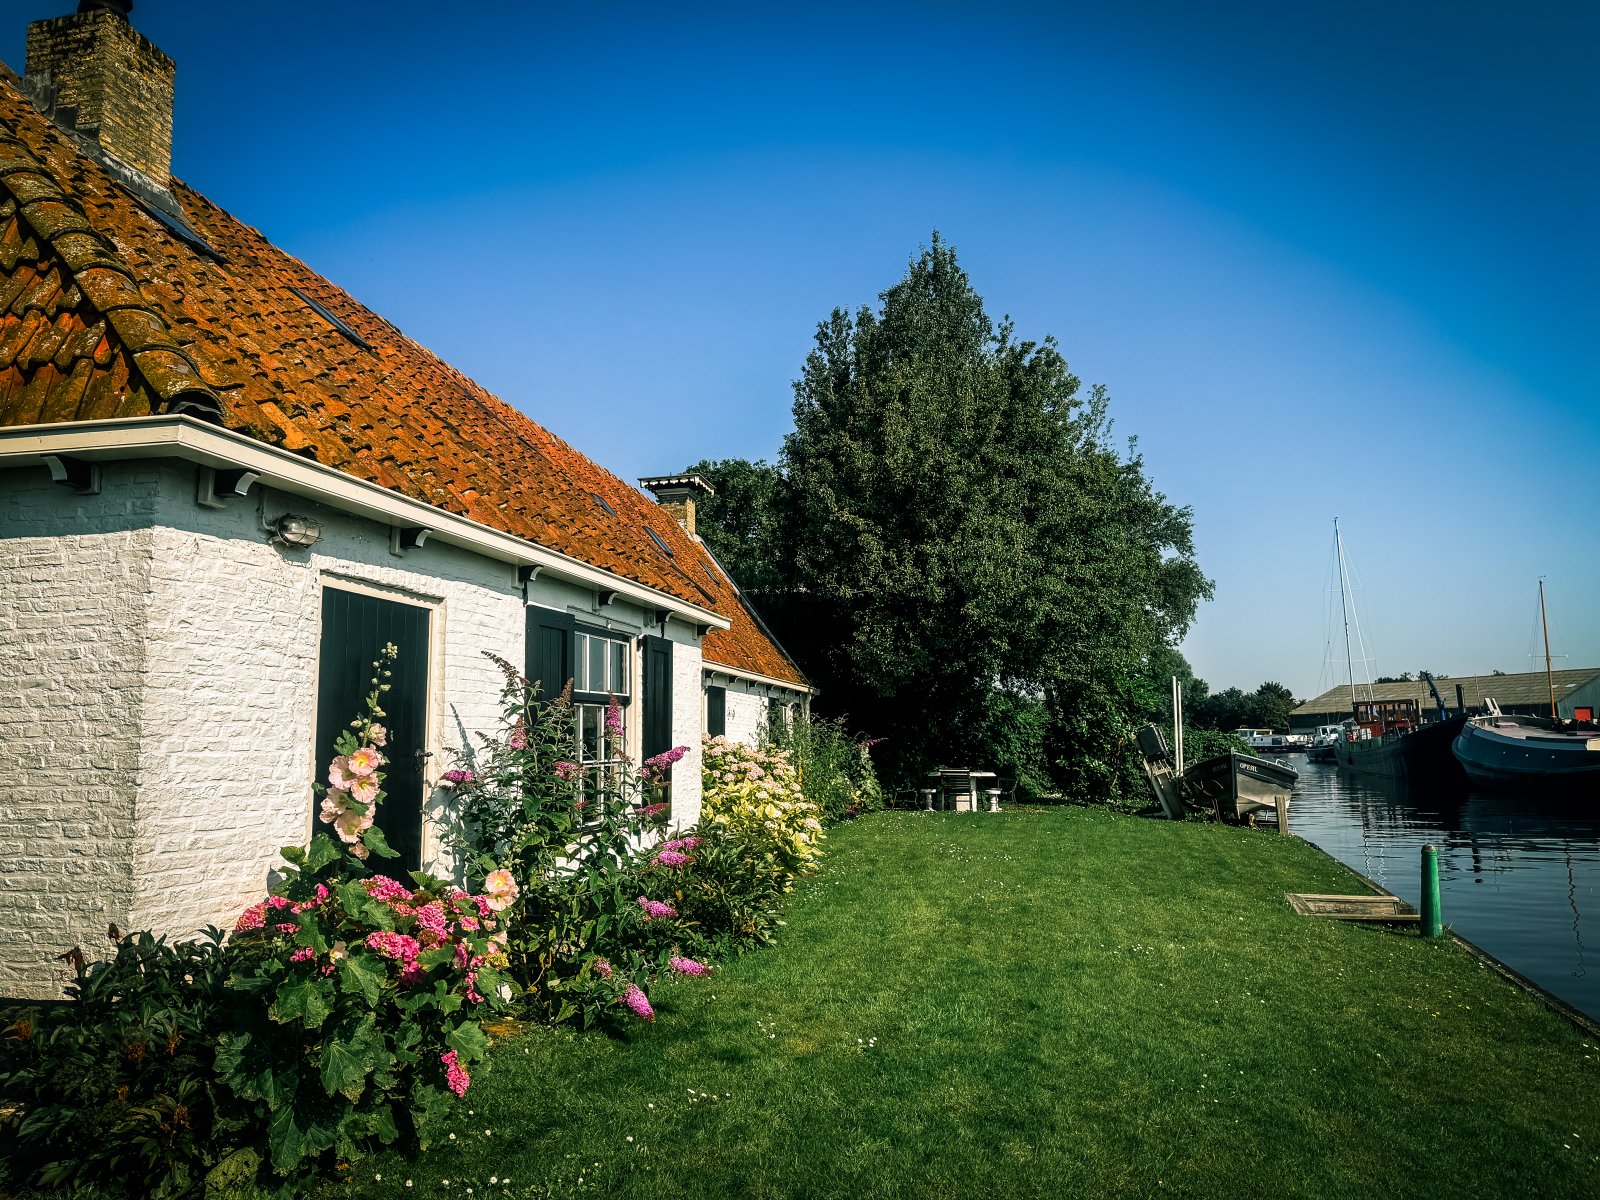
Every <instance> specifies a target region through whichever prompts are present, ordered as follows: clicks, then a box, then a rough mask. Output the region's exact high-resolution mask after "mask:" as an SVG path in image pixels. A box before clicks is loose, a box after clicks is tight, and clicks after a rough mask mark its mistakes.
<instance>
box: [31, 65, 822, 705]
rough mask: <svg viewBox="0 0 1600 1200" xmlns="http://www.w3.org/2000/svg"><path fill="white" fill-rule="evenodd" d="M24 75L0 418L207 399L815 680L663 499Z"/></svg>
mask: <svg viewBox="0 0 1600 1200" xmlns="http://www.w3.org/2000/svg"><path fill="white" fill-rule="evenodd" d="M5 74H6V75H7V76H9V73H8V72H7V73H5ZM13 80H14V77H9V78H5V77H0V426H5V425H25V424H35V423H48V422H64V421H83V420H94V419H103V418H115V417H136V416H148V415H151V414H153V413H169V412H181V413H187V414H189V415H191V416H196V417H200V418H203V419H207V420H212V421H216V422H218V423H220V424H222V425H224V426H225V427H227V428H228V429H231V430H234V431H236V432H239V433H243V434H246V435H248V436H250V437H253V438H256V439H258V440H260V441H262V442H267V443H270V444H272V445H275V446H281V447H284V448H286V449H289V450H294V451H298V452H300V453H303V454H306V455H308V456H309V457H312V458H314V459H315V460H316V461H317V462H319V463H322V464H323V465H325V466H328V467H332V468H334V469H337V470H339V471H343V472H345V473H347V474H350V475H354V476H356V477H358V478H361V479H365V480H369V481H371V482H374V483H377V484H380V485H382V486H384V487H388V488H392V489H393V490H395V491H397V492H401V493H403V494H405V495H407V496H410V497H412V498H413V499H417V500H422V501H424V502H426V503H428V504H432V505H434V506H436V507H438V508H441V509H444V510H446V511H448V512H452V513H457V514H460V515H462V516H466V517H470V518H471V519H473V520H475V521H479V522H481V523H483V524H485V525H489V526H492V527H494V528H497V529H501V530H504V531H505V532H507V533H511V534H513V535H515V536H518V537H521V538H525V539H527V540H528V541H530V542H535V543H537V544H539V545H541V546H545V547H548V548H550V549H553V550H557V551H559V552H561V553H563V554H568V555H571V556H572V557H574V558H578V559H581V560H583V561H585V562H588V563H591V564H593V565H595V566H598V567H602V568H604V569H606V570H608V571H612V572H614V573H615V574H617V575H620V576H623V577H624V578H627V579H631V580H634V581H635V582H637V583H641V584H643V585H645V586H647V587H651V588H655V589H657V590H659V591H662V592H666V593H668V594H669V595H672V596H675V597H677V598H679V599H681V600H685V601H688V602H689V603H691V604H697V605H701V606H703V607H705V608H709V609H711V610H713V611H715V612H717V613H718V614H719V615H721V616H724V617H727V618H728V619H729V620H730V621H731V622H732V627H731V628H730V629H727V630H712V631H710V632H709V633H708V634H707V635H706V637H705V639H704V641H703V645H702V649H703V651H704V654H705V657H706V659H707V660H708V661H709V662H712V663H714V664H718V665H722V666H728V667H732V668H734V669H736V670H743V671H748V672H752V673H755V674H760V675H766V676H770V677H772V678H775V679H780V680H784V681H787V682H791V683H794V684H796V685H798V686H802V687H803V686H805V677H804V676H803V675H802V674H801V673H800V671H799V669H798V668H796V667H795V665H794V663H793V662H791V661H790V660H789V658H788V656H787V655H785V654H784V653H783V651H782V650H781V649H780V648H779V647H778V646H777V645H776V644H775V643H774V642H773V641H772V639H771V638H770V637H768V636H767V635H766V634H765V632H764V631H763V630H762V629H761V627H760V625H759V624H758V622H757V621H756V620H755V619H753V616H752V613H751V611H750V610H748V609H747V607H746V605H745V602H744V600H743V599H742V597H741V596H740V595H739V592H738V589H737V588H735V587H734V586H733V585H732V584H731V581H729V580H728V578H727V577H726V576H725V575H724V574H723V573H722V571H721V569H720V568H719V567H718V566H717V565H716V564H715V562H714V560H713V559H711V558H710V556H709V555H708V554H707V553H706V551H705V549H704V548H703V547H702V546H701V545H700V544H699V543H698V542H697V541H696V540H695V539H693V538H691V537H690V536H689V535H688V534H687V533H686V532H685V531H684V530H683V528H682V527H681V526H680V525H679V524H678V522H677V521H676V520H674V519H673V518H672V516H671V515H670V514H669V513H667V512H666V511H665V510H663V509H662V508H661V507H660V506H658V505H657V504H655V503H654V502H653V501H651V500H649V499H648V498H646V497H645V496H644V495H642V494H641V493H640V492H638V491H637V490H635V489H634V488H632V487H630V486H629V485H628V484H626V483H624V482H623V481H622V480H620V479H618V478H617V477H616V476H614V475H612V474H611V473H610V472H608V471H605V470H603V469H602V468H600V467H599V466H597V465H596V464H595V463H593V462H591V461H590V460H589V459H588V458H586V457H585V456H584V455H582V454H580V453H579V452H578V451H577V450H575V449H573V448H572V447H571V446H569V445H567V443H565V442H563V441H562V440H561V439H560V438H557V437H555V436H554V435H552V434H551V433H550V432H549V431H547V430H545V429H544V428H542V427H541V426H539V425H537V424H535V423H534V422H533V421H531V420H529V419H528V418H527V417H526V416H524V415H523V414H522V413H520V412H518V411H517V410H516V409H514V408H512V407H511V406H510V405H509V404H506V403H505V402H504V401H502V400H500V399H499V398H498V397H496V396H493V395H491V394H490V393H489V392H487V391H485V390H484V389H483V388H481V387H479V386H478V385H477V384H475V383H473V382H472V380H470V379H468V378H467V377H466V376H464V375H462V374H461V373H460V372H459V371H456V370H455V369H454V368H452V367H451V366H449V365H448V364H447V363H445V362H443V361H441V360H440V359H439V358H437V357H436V356H434V355H433V354H432V353H430V352H429V351H428V350H426V349H424V348H423V347H422V346H419V345H418V344H417V343H415V342H413V341H412V340H411V339H409V338H407V337H406V336H404V335H403V334H402V333H400V331H399V330H397V329H396V328H395V327H394V326H392V325H391V324H389V322H387V321H385V320H384V319H383V318H382V317H380V316H378V315H377V314H376V313H373V312H371V311H370V310H368V309H366V308H364V307H363V306H362V305H360V304H358V303H357V302H356V301H355V300H354V299H352V298H351V297H350V296H349V295H347V294H346V293H345V292H343V291H341V290H340V289H339V288H337V287H335V286H334V285H333V284H331V283H329V282H328V281H327V280H326V279H324V278H322V277H321V276H320V275H318V274H316V272H314V271H312V270H311V269H310V268H309V267H307V266H306V265H305V264H304V263H302V262H300V261H299V260H298V259H295V258H293V257H292V256H290V255H288V254H285V253H284V252H283V251H281V250H279V249H278V248H277V247H275V246H273V245H272V244H271V243H270V242H268V241H267V240H266V239H265V238H264V237H262V235H261V234H260V233H258V232H257V231H256V230H254V229H252V228H250V227H249V226H247V225H245V224H243V223H242V222H240V221H237V220H235V219H234V218H233V217H232V216H230V215H229V214H227V213H226V212H224V211H223V210H222V209H220V208H218V207H217V206H216V205H214V204H212V203H210V202H209V201H208V200H206V198H205V197H204V196H201V195H200V194H199V193H198V192H195V191H193V190H192V189H190V188H188V187H186V186H185V185H183V184H181V183H179V182H178V181H176V180H174V181H173V184H172V190H173V192H174V194H175V195H176V196H177V197H178V198H179V200H180V202H181V204H182V207H183V211H184V214H185V216H186V217H187V218H188V223H189V225H190V226H191V227H192V229H193V231H194V232H195V233H196V234H198V235H199V237H200V238H201V239H203V240H204V242H205V243H206V244H208V245H209V246H210V247H211V248H212V249H213V250H214V251H215V257H212V256H208V255H207V254H205V253H204V252H203V251H202V250H201V249H199V248H198V247H196V246H195V245H193V244H191V243H190V241H189V240H187V239H185V238H184V237H182V236H180V234H179V233H178V232H177V231H175V230H174V229H172V228H171V227H170V226H169V225H168V224H167V223H165V222H163V221H162V220H161V219H159V218H158V217H156V216H155V215H154V214H153V213H152V212H151V210H149V209H147V208H146V207H145V206H144V205H143V204H142V203H141V202H140V201H139V200H138V199H136V198H135V197H134V196H133V194H132V193H131V192H129V191H127V190H126V189H125V188H123V187H122V186H120V185H119V184H117V183H116V182H114V181H113V179H112V177H111V176H110V175H109V174H107V173H106V172H105V171H104V170H103V169H102V168H101V167H100V166H99V164H98V163H96V162H95V161H94V160H93V159H92V158H91V157H90V156H88V155H87V154H85V153H84V152H83V150H82V149H81V148H80V146H79V144H78V143H77V141H76V140H75V139H74V138H72V137H71V136H69V135H67V134H64V133H63V132H61V131H60V130H58V129H57V128H56V127H55V126H54V125H53V124H51V122H50V121H49V120H48V119H46V118H45V117H44V116H42V115H41V114H40V113H38V112H37V111H36V110H35V109H34V108H33V107H32V105H31V104H29V102H28V101H27V100H26V99H25V98H24V97H23V96H22V95H21V93H20V92H19V91H18V90H17V89H16V87H15V86H13ZM219 260H220V261H219ZM297 292H298V293H300V294H297ZM302 294H303V295H304V296H305V297H309V298H310V299H311V300H314V301H315V302H316V303H317V305H320V306H321V307H322V308H324V309H325V310H327V312H328V313H329V314H331V315H332V316H333V317H334V318H335V319H337V320H338V321H340V322H343V323H344V324H345V325H347V326H348V327H349V329H350V330H351V331H352V332H353V333H354V334H356V335H357V336H358V337H359V338H360V339H361V341H362V342H364V343H365V344H366V345H365V346H363V345H360V344H358V343H357V342H356V341H354V340H352V339H351V338H349V337H347V336H345V334H343V333H341V332H340V331H339V330H338V329H337V328H336V327H335V326H334V325H333V324H330V323H329V321H328V320H327V319H325V318H324V317H323V316H322V315H321V314H319V313H318V312H317V311H316V309H315V308H314V307H313V306H312V305H311V304H309V303H307V300H306V299H304V298H302ZM594 496H599V497H602V498H603V499H604V500H605V501H606V502H607V503H608V504H609V505H610V506H611V508H612V509H613V510H614V513H608V512H607V511H606V510H605V509H604V508H602V507H601V505H599V504H598V503H596V501H595V500H594V498H593V497H594ZM646 530H653V531H654V532H655V534H656V535H657V536H658V537H659V538H661V540H662V541H663V542H664V543H665V544H666V545H667V546H668V547H670V548H671V550H672V554H671V555H667V554H664V553H662V551H661V549H660V548H659V547H658V546H656V545H655V543H654V542H653V541H652V540H651V539H650V537H649V536H648V534H647V533H646Z"/></svg>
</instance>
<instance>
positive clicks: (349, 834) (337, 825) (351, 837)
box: [333, 808, 372, 842]
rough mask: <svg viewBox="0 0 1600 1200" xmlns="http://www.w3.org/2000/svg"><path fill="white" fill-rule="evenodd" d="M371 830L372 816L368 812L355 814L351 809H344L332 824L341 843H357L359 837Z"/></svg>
mask: <svg viewBox="0 0 1600 1200" xmlns="http://www.w3.org/2000/svg"><path fill="white" fill-rule="evenodd" d="M371 828H372V814H371V813H370V812H357V811H356V810H355V809H353V808H349V809H346V810H345V811H344V812H342V813H340V814H339V817H338V819H337V820H336V821H334V823H333V829H334V832H335V833H337V834H338V835H339V838H340V840H341V841H345V842H357V841H360V840H361V835H362V834H363V833H365V832H366V831H367V830H369V829H371Z"/></svg>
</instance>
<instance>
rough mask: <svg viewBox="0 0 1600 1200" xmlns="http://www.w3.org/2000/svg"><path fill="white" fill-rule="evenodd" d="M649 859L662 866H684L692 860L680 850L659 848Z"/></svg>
mask: <svg viewBox="0 0 1600 1200" xmlns="http://www.w3.org/2000/svg"><path fill="white" fill-rule="evenodd" d="M651 861H652V862H654V863H655V864H656V865H657V866H662V867H686V866H688V865H689V863H690V862H691V861H692V860H691V859H690V858H689V856H688V855H687V854H684V853H683V852H682V851H681V850H661V851H658V852H657V853H656V856H655V858H654V859H652V860H651Z"/></svg>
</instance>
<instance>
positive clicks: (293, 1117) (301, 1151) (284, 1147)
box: [267, 1104, 338, 1174]
mask: <svg viewBox="0 0 1600 1200" xmlns="http://www.w3.org/2000/svg"><path fill="white" fill-rule="evenodd" d="M337 1135H338V1126H337V1125H335V1124H334V1123H333V1122H332V1121H331V1120H328V1119H327V1118H324V1119H322V1120H319V1119H318V1118H317V1116H316V1115H314V1114H313V1113H311V1112H310V1111H308V1110H307V1108H306V1106H304V1105H299V1104H284V1105H280V1106H278V1107H276V1108H274V1109H273V1110H272V1122H271V1124H270V1125H268V1126H267V1144H268V1145H269V1146H270V1147H271V1149H272V1165H273V1167H274V1168H275V1169H276V1170H278V1171H279V1172H280V1173H283V1174H287V1173H288V1172H289V1171H290V1170H292V1169H293V1168H294V1166H295V1164H296V1163H298V1162H299V1161H300V1160H301V1159H302V1158H306V1157H308V1156H310V1155H313V1154H321V1153H322V1152H323V1151H324V1150H327V1149H329V1148H331V1147H332V1146H333V1142H334V1139H335V1137H336V1136H337Z"/></svg>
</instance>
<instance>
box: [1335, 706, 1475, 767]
mask: <svg viewBox="0 0 1600 1200" xmlns="http://www.w3.org/2000/svg"><path fill="white" fill-rule="evenodd" d="M1466 720H1467V719H1466V717H1465V716H1461V715H1459V714H1458V715H1456V716H1454V717H1448V718H1446V719H1444V720H1442V721H1434V722H1432V723H1431V724H1426V725H1425V724H1423V723H1422V718H1421V713H1420V712H1419V710H1418V708H1417V702H1416V701H1415V700H1358V701H1356V703H1355V712H1354V717H1353V719H1351V720H1349V721H1346V722H1345V724H1344V732H1343V736H1342V737H1341V738H1340V739H1339V741H1338V742H1337V743H1335V745H1334V748H1333V753H1334V759H1335V761H1337V762H1338V764H1339V765H1340V766H1341V767H1344V768H1346V769H1347V770H1351V771H1358V772H1360V773H1361V774H1363V775H1379V776H1382V777H1383V778H1385V779H1406V778H1409V777H1410V776H1412V775H1416V774H1430V773H1431V774H1440V773H1442V774H1445V775H1455V773H1456V770H1457V768H1456V765H1455V756H1454V755H1453V753H1452V751H1451V746H1452V743H1454V741H1455V739H1456V735H1457V733H1459V732H1460V730H1461V727H1462V726H1463V725H1465V724H1466Z"/></svg>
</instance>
